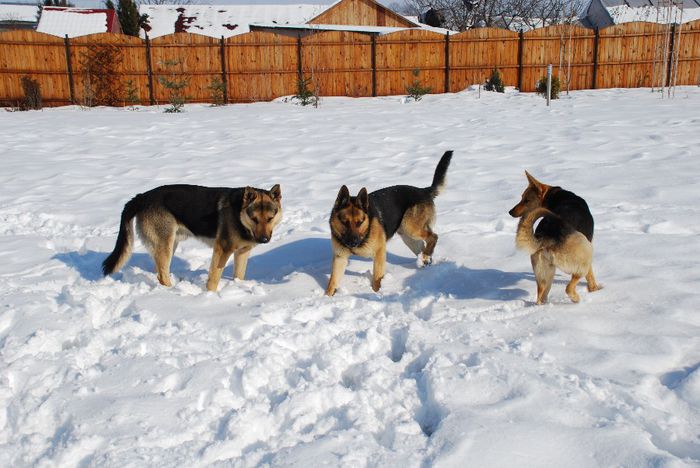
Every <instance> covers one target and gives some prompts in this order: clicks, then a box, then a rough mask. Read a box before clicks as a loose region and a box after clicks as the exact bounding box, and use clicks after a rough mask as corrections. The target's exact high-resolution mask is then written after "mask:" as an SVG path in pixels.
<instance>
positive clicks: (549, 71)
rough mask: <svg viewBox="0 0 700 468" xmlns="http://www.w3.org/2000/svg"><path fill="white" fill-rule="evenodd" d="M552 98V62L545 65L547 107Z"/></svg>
mask: <svg viewBox="0 0 700 468" xmlns="http://www.w3.org/2000/svg"><path fill="white" fill-rule="evenodd" d="M551 100H552V64H551V63H550V64H549V65H547V107H549V102H550V101H551Z"/></svg>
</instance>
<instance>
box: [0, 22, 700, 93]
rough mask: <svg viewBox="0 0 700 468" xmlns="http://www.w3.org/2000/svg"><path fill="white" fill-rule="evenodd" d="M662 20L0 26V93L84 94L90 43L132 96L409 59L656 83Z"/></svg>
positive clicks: (474, 72)
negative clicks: (447, 30) (208, 28)
mask: <svg viewBox="0 0 700 468" xmlns="http://www.w3.org/2000/svg"><path fill="white" fill-rule="evenodd" d="M673 28H674V32H675V33H674V35H673V41H672V44H671V47H672V48H673V50H674V51H676V53H677V54H678V71H677V81H676V84H678V85H698V84H700V20H698V21H694V22H690V23H686V24H683V25H682V27H681V26H678V25H676V26H673ZM677 28H680V30H679V29H677ZM667 31H668V26H664V25H658V24H654V23H627V24H623V25H618V26H612V27H609V28H606V29H603V30H600V31H596V30H592V29H585V28H581V27H575V26H573V27H570V26H551V27H547V28H542V29H536V30H532V31H528V32H526V33H516V32H512V31H507V30H503V29H491V28H483V29H474V30H470V31H466V32H463V33H460V34H454V35H448V36H445V35H441V34H437V33H433V32H430V31H424V30H404V31H400V32H396V33H392V34H387V35H382V36H375V35H370V34H362V33H354V32H341V31H329V32H318V33H314V34H311V35H307V36H305V37H296V36H289V35H285V34H275V33H269V32H250V33H247V34H242V35H238V36H233V37H231V38H228V39H223V38H222V39H214V38H210V37H206V36H200V35H197V34H189V33H176V34H171V35H168V36H163V37H159V38H156V39H152V40H142V39H139V38H134V37H130V36H124V35H117V34H111V33H105V34H94V35H90V36H83V37H79V38H75V39H70V40H69V39H67V38H66V39H61V38H57V37H55V36H49V35H46V34H42V33H38V32H35V31H26V30H24V31H8V32H2V33H0V104H2V105H14V104H16V103H17V102H18V101H20V100H21V97H22V95H23V91H22V87H21V78H22V77H23V76H29V77H31V78H33V79H35V80H37V81H38V82H39V84H40V86H41V93H42V96H43V100H44V104H45V105H49V106H52V105H65V104H70V103H83V102H84V99H85V95H86V90H87V89H88V87H87V83H85V82H84V79H83V76H84V73H82V71H83V70H82V67H83V65H82V64H83V60H82V58H83V57H84V56H85V54H86V52H87V50H88V49H89V47H91V46H94V45H110V46H113V47H115V48H117V49H118V50H119V60H118V63H116V64H115V65H116V67H115V68H116V70H115V73H117V74H118V75H119V80H118V82H119V83H121V84H122V89H120V90H119V91H118V92H119V93H121V94H125V93H126V91H125V89H126V83H127V82H129V81H130V82H131V85H132V87H134V89H135V90H136V92H137V95H138V100H139V101H140V102H141V103H142V104H155V103H166V102H167V101H168V93H169V91H168V90H167V89H165V88H164V86H163V85H162V84H161V80H160V78H161V77H181V78H182V77H186V78H187V80H188V86H187V88H186V89H185V91H184V94H185V95H186V96H187V100H188V101H189V102H211V100H212V96H213V95H212V90H211V84H212V82H213V81H214V80H220V81H221V82H222V83H223V85H224V86H223V88H224V90H225V92H224V98H225V100H226V102H252V101H266V100H271V99H274V98H276V97H279V96H285V95H291V94H294V93H295V92H296V85H297V81H298V79H299V78H300V77H304V78H311V80H312V83H313V84H314V86H315V88H316V90H317V92H318V94H319V95H321V96H353V97H359V96H382V95H397V94H406V87H407V86H409V85H410V84H411V83H412V82H413V81H414V80H416V76H415V70H418V77H417V79H418V80H420V82H421V84H422V85H423V86H428V87H430V88H431V90H432V92H434V93H442V92H455V91H460V90H462V89H464V88H466V87H467V86H469V85H472V84H475V83H483V82H484V80H485V79H486V78H487V77H488V76H489V74H490V73H491V70H493V69H494V68H498V69H499V70H500V71H501V73H502V76H503V80H504V82H505V84H506V85H508V86H517V87H518V88H519V89H520V90H521V91H525V92H529V91H534V89H535V85H536V82H537V80H538V79H539V78H540V77H542V76H543V75H544V74H545V73H546V67H547V64H549V63H551V64H552V65H553V66H554V73H555V75H558V76H560V79H562V81H563V83H562V87H565V85H566V83H568V86H569V88H570V89H592V88H617V87H648V86H652V85H653V84H658V83H659V79H658V78H655V77H657V76H660V75H655V74H656V73H659V70H661V69H662V68H665V72H666V74H667V75H668V71H669V70H670V57H669V56H666V57H660V56H659V52H658V51H659V50H661V49H662V47H661V44H662V43H661V42H660V41H663V40H664V38H665V37H667V35H666V32H667ZM679 33H680V34H679ZM560 65H563V66H562V67H561V70H560Z"/></svg>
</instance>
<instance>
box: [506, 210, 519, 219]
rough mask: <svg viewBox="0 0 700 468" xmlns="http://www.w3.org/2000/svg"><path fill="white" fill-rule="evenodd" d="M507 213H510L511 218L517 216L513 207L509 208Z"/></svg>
mask: <svg viewBox="0 0 700 468" xmlns="http://www.w3.org/2000/svg"><path fill="white" fill-rule="evenodd" d="M508 214H509V215H511V216H512V217H513V218H517V217H518V216H517V215H516V214H515V208H513V209H511V210H510V211H509V212H508Z"/></svg>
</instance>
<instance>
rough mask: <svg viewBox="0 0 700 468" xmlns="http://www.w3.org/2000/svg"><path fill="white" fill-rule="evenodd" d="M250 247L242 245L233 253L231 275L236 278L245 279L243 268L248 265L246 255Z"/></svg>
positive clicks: (248, 253)
mask: <svg viewBox="0 0 700 468" xmlns="http://www.w3.org/2000/svg"><path fill="white" fill-rule="evenodd" d="M252 249H253V248H252V247H244V248H242V249H240V250H237V251H236V252H234V253H233V277H234V278H237V279H241V280H242V279H245V270H246V267H247V266H248V257H250V251H251V250H252Z"/></svg>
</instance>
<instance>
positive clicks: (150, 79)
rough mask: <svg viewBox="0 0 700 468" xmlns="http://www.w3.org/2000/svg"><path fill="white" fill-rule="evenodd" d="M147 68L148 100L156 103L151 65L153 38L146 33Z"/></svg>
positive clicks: (152, 103)
mask: <svg viewBox="0 0 700 468" xmlns="http://www.w3.org/2000/svg"><path fill="white" fill-rule="evenodd" d="M146 70H148V100H149V102H150V103H151V105H154V104H155V103H156V100H155V98H154V96H153V66H152V65H151V40H150V39H149V38H148V33H146Z"/></svg>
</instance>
